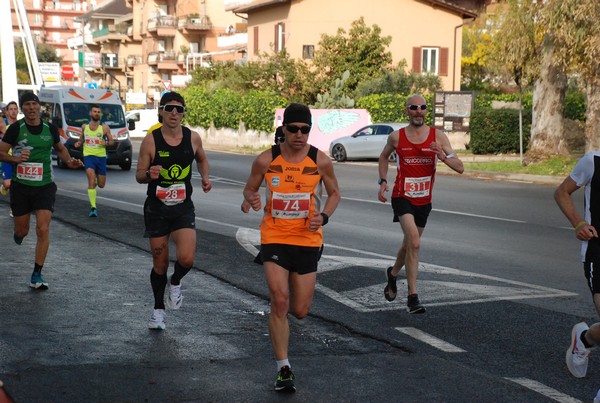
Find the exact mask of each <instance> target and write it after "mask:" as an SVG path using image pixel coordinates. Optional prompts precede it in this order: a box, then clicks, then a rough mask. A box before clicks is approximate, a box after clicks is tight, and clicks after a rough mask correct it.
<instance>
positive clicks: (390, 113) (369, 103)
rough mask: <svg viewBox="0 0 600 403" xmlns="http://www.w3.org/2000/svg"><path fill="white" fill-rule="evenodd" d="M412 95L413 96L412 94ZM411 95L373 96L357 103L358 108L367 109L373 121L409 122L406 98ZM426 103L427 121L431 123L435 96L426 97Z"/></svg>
mask: <svg viewBox="0 0 600 403" xmlns="http://www.w3.org/2000/svg"><path fill="white" fill-rule="evenodd" d="M411 95H412V94H411ZM409 96H410V95H405V94H373V95H367V96H364V97H361V98H359V99H358V100H357V101H356V108H358V109H366V110H367V111H369V114H370V115H371V121H372V122H374V123H381V122H408V116H407V115H406V108H405V105H406V98H407V97H409ZM424 97H425V101H426V102H427V105H428V106H429V110H428V111H427V117H426V121H427V122H431V109H432V105H433V94H428V95H424Z"/></svg>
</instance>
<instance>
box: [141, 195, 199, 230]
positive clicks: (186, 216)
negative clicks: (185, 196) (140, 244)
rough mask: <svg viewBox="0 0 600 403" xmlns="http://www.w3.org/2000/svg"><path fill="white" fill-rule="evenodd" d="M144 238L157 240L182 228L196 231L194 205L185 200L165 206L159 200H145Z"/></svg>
mask: <svg viewBox="0 0 600 403" xmlns="http://www.w3.org/2000/svg"><path fill="white" fill-rule="evenodd" d="M144 223H145V225H146V230H145V232H144V237H145V238H158V237H161V236H165V235H169V234H170V233H171V232H173V231H176V230H178V229H182V228H191V229H196V213H195V210H194V203H193V202H192V201H191V200H186V201H184V202H183V203H181V204H177V205H175V206H165V205H164V204H163V203H162V202H161V201H160V200H158V199H152V198H147V199H146V202H145V203H144Z"/></svg>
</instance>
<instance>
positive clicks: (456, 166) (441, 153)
mask: <svg viewBox="0 0 600 403" xmlns="http://www.w3.org/2000/svg"><path fill="white" fill-rule="evenodd" d="M435 139H436V141H435V142H434V143H431V145H430V147H431V150H432V151H434V152H435V153H436V154H437V155H438V158H439V159H440V161H442V162H443V163H445V164H446V165H448V166H449V167H450V168H451V169H452V170H454V171H456V172H458V173H459V174H462V173H463V172H464V171H465V167H464V165H463V162H462V161H461V160H460V158H458V156H457V155H456V153H455V152H454V150H453V149H452V145H451V144H450V140H449V139H448V136H446V133H444V132H442V131H441V130H436V131H435Z"/></svg>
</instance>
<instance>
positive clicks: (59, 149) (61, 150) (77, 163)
mask: <svg viewBox="0 0 600 403" xmlns="http://www.w3.org/2000/svg"><path fill="white" fill-rule="evenodd" d="M54 149H55V150H56V157H57V158H60V159H61V160H63V161H64V162H65V164H67V166H68V167H69V168H71V169H77V168H81V167H82V166H83V161H81V160H78V159H75V158H71V154H69V150H67V147H65V145H64V144H63V143H61V142H60V141H59V142H58V143H54Z"/></svg>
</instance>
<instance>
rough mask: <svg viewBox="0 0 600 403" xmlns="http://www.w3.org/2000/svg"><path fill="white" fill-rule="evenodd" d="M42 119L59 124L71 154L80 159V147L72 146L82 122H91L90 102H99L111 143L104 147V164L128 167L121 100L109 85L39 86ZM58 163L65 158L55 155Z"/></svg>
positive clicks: (128, 145)
mask: <svg viewBox="0 0 600 403" xmlns="http://www.w3.org/2000/svg"><path fill="white" fill-rule="evenodd" d="M38 97H39V99H40V105H41V106H42V119H45V120H47V121H49V122H51V123H52V124H53V125H55V126H56V127H57V128H58V131H59V133H60V136H61V140H62V142H63V143H64V145H65V147H66V148H67V150H69V154H71V157H73V158H78V159H81V160H83V147H81V148H75V147H74V145H75V143H76V142H77V141H78V140H79V136H80V135H81V126H82V125H84V124H88V123H89V122H90V112H89V111H90V105H93V104H97V105H98V106H100V110H101V112H102V117H101V119H100V122H101V123H106V124H107V125H108V127H109V128H110V132H111V134H112V137H113V139H114V140H115V141H114V144H113V145H112V146H110V147H107V148H106V154H107V164H108V165H118V166H119V167H121V169H123V170H124V171H129V170H130V169H131V159H132V147H131V140H130V139H129V130H128V128H127V123H126V121H125V114H124V112H123V103H122V102H121V98H120V97H119V94H118V93H117V92H114V91H112V90H110V89H91V88H82V87H73V86H61V85H57V86H52V87H42V88H41V89H40V92H39V94H38ZM56 164H57V166H58V167H60V168H63V167H64V162H63V161H61V159H60V158H56Z"/></svg>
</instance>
